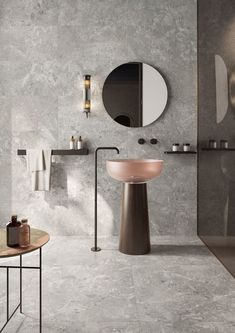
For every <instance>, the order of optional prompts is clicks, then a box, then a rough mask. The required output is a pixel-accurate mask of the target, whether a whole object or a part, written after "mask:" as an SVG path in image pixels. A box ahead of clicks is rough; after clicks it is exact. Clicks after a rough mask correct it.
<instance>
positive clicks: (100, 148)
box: [91, 147, 119, 252]
mask: <svg viewBox="0 0 235 333" xmlns="http://www.w3.org/2000/svg"><path fill="white" fill-rule="evenodd" d="M99 150H116V151H117V153H118V154H119V149H118V148H117V147H98V148H97V149H96V151H95V222H94V247H92V248H91V251H93V252H98V251H100V250H101V248H100V247H98V246H97V153H98V151H99Z"/></svg>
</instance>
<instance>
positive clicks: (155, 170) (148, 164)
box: [106, 159, 163, 184]
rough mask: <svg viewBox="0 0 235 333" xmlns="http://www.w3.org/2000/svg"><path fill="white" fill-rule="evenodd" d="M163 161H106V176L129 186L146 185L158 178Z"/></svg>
mask: <svg viewBox="0 0 235 333" xmlns="http://www.w3.org/2000/svg"><path fill="white" fill-rule="evenodd" d="M162 166H163V160H154V159H116V160H108V161H106V168H107V171H108V174H109V175H110V176H111V177H112V178H114V179H116V180H119V181H120V182H124V183H130V184H141V183H146V182H147V181H149V180H152V179H154V178H155V177H157V176H159V175H160V173H161V171H162Z"/></svg>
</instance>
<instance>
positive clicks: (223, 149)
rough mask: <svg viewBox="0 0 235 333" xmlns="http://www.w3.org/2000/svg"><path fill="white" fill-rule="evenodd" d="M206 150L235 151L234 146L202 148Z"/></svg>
mask: <svg viewBox="0 0 235 333" xmlns="http://www.w3.org/2000/svg"><path fill="white" fill-rule="evenodd" d="M202 150H207V151H235V148H202Z"/></svg>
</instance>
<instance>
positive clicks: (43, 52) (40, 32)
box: [0, 26, 57, 62]
mask: <svg viewBox="0 0 235 333" xmlns="http://www.w3.org/2000/svg"><path fill="white" fill-rule="evenodd" d="M0 43H1V45H2V47H1V50H0V61H13V62H14V61H15V62H17V61H32V62H33V61H38V62H40V61H47V60H54V59H55V58H56V57H57V27H56V26H52V27H51V26H50V27H43V26H26V27H17V26H10V27H4V28H2V29H1V31H0Z"/></svg>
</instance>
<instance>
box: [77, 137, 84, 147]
mask: <svg viewBox="0 0 235 333" xmlns="http://www.w3.org/2000/svg"><path fill="white" fill-rule="evenodd" d="M82 148H83V141H82V137H81V136H79V138H78V142H77V149H82Z"/></svg>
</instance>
